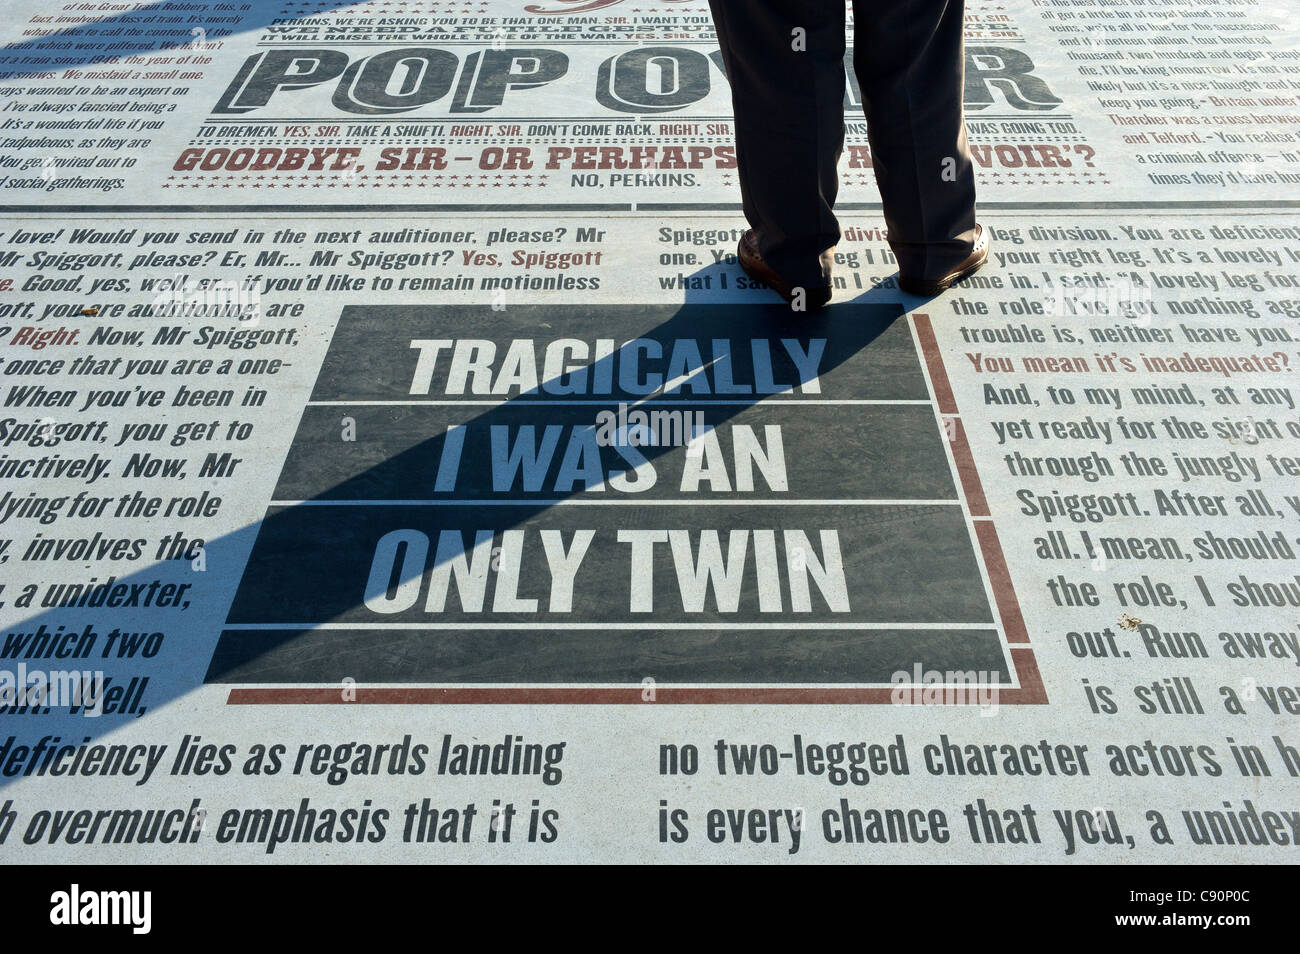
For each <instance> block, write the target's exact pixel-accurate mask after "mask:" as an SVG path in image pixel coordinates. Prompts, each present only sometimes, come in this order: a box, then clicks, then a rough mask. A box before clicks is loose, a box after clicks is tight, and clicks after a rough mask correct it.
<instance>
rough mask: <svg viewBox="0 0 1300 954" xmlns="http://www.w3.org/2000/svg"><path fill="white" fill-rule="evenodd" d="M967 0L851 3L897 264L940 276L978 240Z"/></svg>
mask: <svg viewBox="0 0 1300 954" xmlns="http://www.w3.org/2000/svg"><path fill="white" fill-rule="evenodd" d="M963 6H964V3H963V0H853V11H854V13H853V18H854V37H853V66H854V72H855V73H856V74H857V77H858V85H859V86H860V87H861V89H862V101H863V111H864V112H865V113H866V117H867V129H868V137H869V139H870V142H871V156H872V163H873V165H874V167H875V173H876V183H877V184H878V185H879V187H880V198H881V201H882V202H883V204H884V207H885V225H886V227H887V228H888V229H889V244H890V247H891V248H892V249H893V251H894V254H895V255H896V256H897V257H898V268H899V271H900V272H902V273H903V274H905V275H908V276H910V277H915V278H939V277H941V276H942V275H944V274H945V273H946V272H948V271H949V270H950V269H951V268H952V267H953V266H954V265H956V264H958V263H959V262H961V261H962V260H963V259H965V258H966V257H967V256H968V255H970V253H971V250H972V248H973V247H974V241H975V169H974V166H973V164H972V162H971V155H970V149H969V147H968V146H967V144H966V124H965V121H964V119H963V111H962V75H963V67H964V62H965V61H964V55H965V54H964V51H963V44H962V15H963Z"/></svg>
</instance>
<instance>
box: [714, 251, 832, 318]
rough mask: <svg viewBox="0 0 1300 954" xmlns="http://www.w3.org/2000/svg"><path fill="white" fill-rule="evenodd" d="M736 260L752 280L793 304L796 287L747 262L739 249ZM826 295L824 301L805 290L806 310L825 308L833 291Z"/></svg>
mask: <svg viewBox="0 0 1300 954" xmlns="http://www.w3.org/2000/svg"><path fill="white" fill-rule="evenodd" d="M736 260H737V261H738V262H739V263H740V270H741V271H742V272H744V273H745V274H746V275H748V276H749V277H750V278H751V279H752V280H754V281H756V282H762V283H763V284H764V285H766V286H767V287H768V288H770V289H772V291H774V292H776V293H777V294H778V295H780V296H781V297H782V298H783V299H784V300H785V303H786V304H787V305H789V304H793V302H794V286H791V285H788V284H786V283H785V282H784V281H782V280H781V279H780V278H779V277H777V275H776V273H775V272H772V271H771V270H769V269H766V268H759V267H758V266H756V265H751V263H750V262H748V261H746V259H745V256H743V255H741V254H740V249H739V248H738V249H736ZM825 295H826V297H825V298H824V299H823V298H821V297H820V296H819V295H814V294H813V293H812V292H811V291H810V290H809V289H806V288H805V289H804V304H805V305H806V306H807V309H806V310H807V311H816V310H817V309H819V308H824V307H825V306H826V305H827V304H829V303H830V300H831V291H830V289H829V288H828V289H826V290H825Z"/></svg>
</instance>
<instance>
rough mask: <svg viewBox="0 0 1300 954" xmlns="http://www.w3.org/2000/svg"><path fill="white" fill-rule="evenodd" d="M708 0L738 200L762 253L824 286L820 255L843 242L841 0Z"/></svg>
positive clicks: (781, 269) (801, 279) (786, 274)
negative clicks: (724, 85) (837, 208)
mask: <svg viewBox="0 0 1300 954" xmlns="http://www.w3.org/2000/svg"><path fill="white" fill-rule="evenodd" d="M709 6H710V8H711V9H712V11H713V22H714V25H715V26H716V27H717V31H718V45H719V47H721V49H722V58H723V63H724V64H725V66H726V70H727V77H728V80H729V81H730V83H731V101H732V108H733V111H734V114H735V122H736V161H737V164H738V169H737V171H738V174H739V179H740V193H741V199H742V201H743V202H744V208H745V218H746V219H747V220H748V221H749V224H750V226H751V227H753V228H754V229H755V230H756V231H757V233H758V247H759V252H760V253H761V254H762V256H763V259H764V261H766V262H767V264H768V265H769V266H770V267H771V268H772V269H773V270H774V271H776V272H777V274H779V275H781V276H782V277H783V278H785V279H786V280H788V281H789V282H790V283H791V284H794V285H803V286H805V287H809V288H813V287H820V286H825V285H828V284H829V283H830V282H829V274H828V263H823V261H822V259H821V253H822V252H824V251H826V250H827V249H829V248H831V247H833V246H834V245H835V244H836V243H837V242H839V240H840V227H839V223H838V222H837V221H836V219H835V215H834V213H833V212H832V211H831V210H832V207H833V206H834V204H835V195H836V193H837V191H838V189H839V177H838V172H837V169H836V165H837V164H838V162H839V158H840V154H841V152H842V151H843V148H844V87H845V77H844V30H845V16H844V0H761V2H752V0H751V2H745V0H709ZM796 30H802V31H804V32H803V36H802V37H799V36H798V34H796V32H795V31H796ZM799 47H803V49H799Z"/></svg>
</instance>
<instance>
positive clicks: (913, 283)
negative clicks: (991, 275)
mask: <svg viewBox="0 0 1300 954" xmlns="http://www.w3.org/2000/svg"><path fill="white" fill-rule="evenodd" d="M988 260H989V246H988V245H987V244H986V245H985V246H984V254H983V256H981V257H980V259H979V261H977V262H972V263H971V264H969V265H967V266H966V267H965V268H963V269H962V270H961V271H959V272H956V273H954V274H952V275H945V276H944V277H943V278H937V279H935V280H934V281H923V280H919V279H911V278H903V277H902V276H901V275H900V276H899V277H898V287H899V288H901V289H902V290H903V291H905V292H907V293H908V294H909V295H920V296H921V297H923V298H933V297H934V296H935V295H941V294H943V293H944V292H946V291H947V290H948V289H949V288H951V287H952V286H953V285H956V284H957V283H958V282H959V281H961V280H962V279H965V278H970V277H971V276H972V275H974V274H975V273H976V272H978V271H979V270H980V269H981V268H983V267H984V266H985V265H987V264H988Z"/></svg>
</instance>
